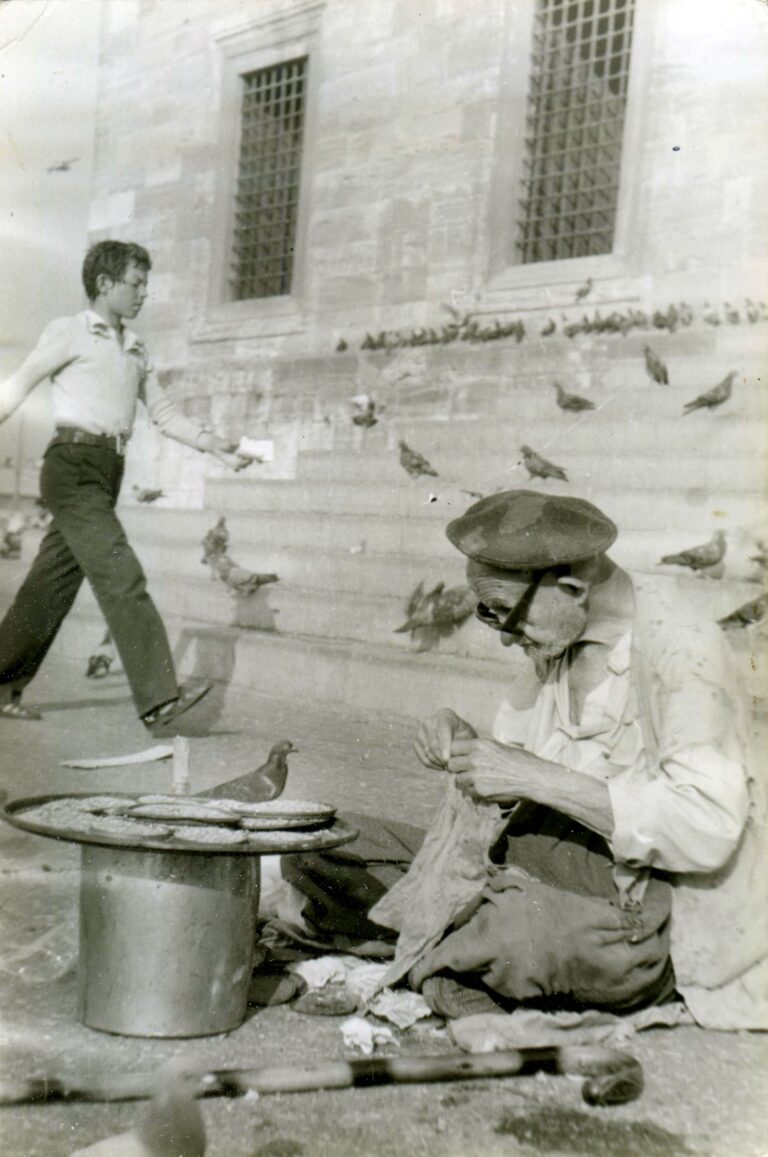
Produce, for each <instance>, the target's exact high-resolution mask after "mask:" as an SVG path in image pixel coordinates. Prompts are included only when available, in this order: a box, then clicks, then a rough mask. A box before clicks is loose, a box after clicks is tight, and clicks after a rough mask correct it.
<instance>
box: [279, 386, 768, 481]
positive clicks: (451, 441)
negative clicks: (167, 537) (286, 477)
mask: <svg viewBox="0 0 768 1157" xmlns="http://www.w3.org/2000/svg"><path fill="white" fill-rule="evenodd" d="M592 395H593V391H589V392H587V391H585V392H584V396H585V397H589V396H592ZM595 400H597V401H598V404H599V401H600V400H599V399H595ZM549 402H550V405H549V406H548V407H543V406H542V407H541V409H542V410H544V412H543V413H541V412H536V413H534V414H531V413H528V412H527V410H526V419H525V423H524V426H523V424H522V423H521V422H520V421H517V420H516V421H510V420H509V419H508V418H506V417H501V416H499V415H493V416H492V418H491V419H490V420H488V419H487V418H485V417H484V416H483V415H482V414H477V415H474V416H472V417H462V416H456V417H453V418H447V417H446V418H443V419H440V420H435V418H428V417H423V418H419V417H407V418H405V417H404V418H402V419H399V420H392V421H391V422H390V421H389V419H388V418H387V417H386V416H384V417H382V420H381V422H380V423H379V425H378V426H375V427H374V428H373V429H372V430H370V431H368V432H367V433H366V434H365V436H364V437H362V436H361V433H360V430H359V429H358V428H356V427H355V426H353V425H352V424H351V423H349V424H348V425H345V426H341V427H339V428H337V429H335V430H334V431H333V436H332V437H329V438H328V440H327V444H326V445H325V448H323V449H320V450H306V451H305V450H302V452H301V453H300V454H299V456H298V460H297V466H298V474H299V477H302V478H328V477H337V474H336V473H334V472H333V471H334V470H335V466H336V463H337V462H338V461H341V462H343V461H344V459H345V457H346V456H347V455H352V454H355V455H357V456H358V457H360V458H362V459H363V460H366V459H368V458H370V457H372V456H374V455H379V454H389V455H394V457H395V459H397V454H398V446H397V443H398V440H399V438H401V437H402V438H404V439H405V441H406V442H408V444H409V445H413V447H414V448H415V449H417V450H420V451H421V452H422V453H426V454H427V457H429V456H430V455H431V454H435V455H437V454H445V455H448V456H453V455H455V454H459V455H462V456H463V457H470V456H478V457H480V456H484V455H487V454H493V455H499V454H500V453H505V452H507V448H509V451H511V452H512V453H514V454H515V457H516V458H517V457H519V454H518V452H517V451H518V448H519V446H520V443H521V442H527V443H529V444H530V445H531V446H534V447H536V448H539V447H548V448H549V449H552V451H553V453H554V448H555V447H558V448H559V447H567V450H568V452H569V453H570V452H574V453H579V452H583V451H582V447H583V448H585V449H589V451H590V452H591V453H593V454H595V453H597V454H600V455H612V454H616V455H619V454H620V455H621V456H622V458H626V459H627V460H637V461H642V460H645V459H650V460H651V461H658V460H659V459H661V458H663V457H664V456H665V455H666V454H668V453H669V447H670V446H673V447H674V450H675V452H676V453H677V454H678V455H679V456H680V457H684V458H688V457H691V458H694V459H697V460H700V459H703V458H704V459H705V458H707V457H710V456H711V455H712V450H713V444H716V447H717V455H718V457H721V458H725V457H731V456H734V457H736V456H737V457H739V458H741V457H743V456H744V455H745V454H748V455H749V456H750V457H754V458H758V459H761V458H762V457H763V456H764V455H765V442H764V440H763V439H762V438H761V436H760V427H759V424H758V423H756V421H755V415H754V414H753V413H734V412H731V413H726V412H723V413H720V414H717V413H711V414H692V415H689V416H688V419H687V421H685V422H682V421H681V422H679V423H675V425H674V430H670V426H669V424H668V423H666V422H658V421H655V420H654V421H650V420H645V421H643V420H640V419H639V418H638V419H635V420H632V419H630V418H629V417H628V416H627V415H626V414H623V413H613V412H611V411H609V409H608V408H605V409H602V410H599V411H589V412H588V413H587V414H586V416H585V415H584V414H569V413H566V412H564V411H562V410H558V409H557V408H556V407H555V406H553V405H551V399H549ZM345 417H346V415H345ZM646 417H647V415H646ZM707 420H709V424H704V423H705V422H706V421H707ZM544 452H545V453H548V451H547V450H545V451H544Z"/></svg>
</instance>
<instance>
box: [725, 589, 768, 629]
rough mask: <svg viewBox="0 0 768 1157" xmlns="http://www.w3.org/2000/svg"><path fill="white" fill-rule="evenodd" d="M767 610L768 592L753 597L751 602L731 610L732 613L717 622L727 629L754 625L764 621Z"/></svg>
mask: <svg viewBox="0 0 768 1157" xmlns="http://www.w3.org/2000/svg"><path fill="white" fill-rule="evenodd" d="M766 612H768V593H766V594H762V595H760V597H759V598H757V599H752V601H751V602H748V603H743V604H742V606H740V607H737V608H736V610H735V611H731V613H730V615H724V616H723V618H722V619H718V620H717V622H718V625H719V626H721V627H722V628H723V630H725V631H730V630H734V629H737V628H742V627H752V626H754V625H755V623H761V622H762V621H763V619H764V618H765V615H766Z"/></svg>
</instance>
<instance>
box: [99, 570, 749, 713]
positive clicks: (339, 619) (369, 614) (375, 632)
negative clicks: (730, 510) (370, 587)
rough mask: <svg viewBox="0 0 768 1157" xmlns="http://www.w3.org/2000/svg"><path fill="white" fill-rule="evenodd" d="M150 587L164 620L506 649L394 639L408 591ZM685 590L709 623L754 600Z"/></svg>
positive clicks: (387, 643)
mask: <svg viewBox="0 0 768 1157" xmlns="http://www.w3.org/2000/svg"><path fill="white" fill-rule="evenodd" d="M675 581H676V580H674V579H672V578H669V577H667V576H659V577H658V582H659V584H660V586H661V585H663V584H666V583H669V582H675ZM150 589H151V591H152V596H153V599H154V601H155V603H156V604H157V606H158V609H159V610H160V612H161V614H162V615H163V617H164V618H166V617H169V616H175V617H181V618H182V619H183V620H185V621H190V622H192V621H196V622H204V623H207V624H208V625H212V626H216V627H234V628H240V629H244V630H255V631H258V632H259V633H261V634H265V633H276V634H279V635H280V636H281V637H290V638H296V637H303V638H314V639H322V640H325V641H328V642H333V641H346V642H357V643H360V644H361V645H364V646H370V647H373V648H375V649H381V648H385V649H390V650H391V651H393V653H396V654H400V655H407V654H412V653H413V652H414V651H418V650H419V649H427V650H429V651H430V652H433V653H435V654H440V655H446V656H451V657H452V658H455V659H466V660H470V661H472V662H475V661H477V662H486V663H491V664H498V663H499V662H500V661H501V659H500V656H501V655H503V654H504V653H505V651H506V648H505V649H504V650H503V651H502V649H501V646H500V642H499V639H498V637H497V635H496V633H495V632H492V631H489V630H488V629H487V628H484V627H483V626H482V625H481V624H480V623H478V622H477V621H476V620H475V619H474V617H470V618H468V619H467V620H465V621H464V622H463V623H462V624H460V625H459V626H458V627H456V628H455V629H454V630H453V631H451V632H450V633H446V634H444V635H443V636H441V637H439V638H434V637H433V638H432V639H426V638H425V637H424V636H423V635H420V634H417V635H416V636H415V637H411V636H410V635H409V634H408V633H403V634H400V633H397V632H396V628H397V627H399V626H400V625H401V624H402V623H403V621H404V618H405V603H406V601H407V595H408V594H409V593H410V590H404V591H402V592H401V593H398V592H396V591H395V592H392V593H391V594H389V595H382V594H371V593H368V592H366V593H362V594H360V593H352V592H349V591H343V590H335V591H333V590H318V589H316V588H302V587H298V586H291V585H289V584H287V583H285V582H283V581H281V582H278V583H274V584H270V585H269V586H265V587H263V588H261V589H260V590H259V591H257V592H256V593H255V594H253V595H249V596H238V595H236V594H234V593H233V592H231V591H230V590H229V588H227V587H226V586H225V585H224V584H222V583H221V582H219V581H211V580H209V579H206V578H203V577H187V576H181V575H164V576H163V577H162V580H161V581H155V582H151V583H150ZM685 590H686V596H687V599H688V601H689V603H692V604H693V605H694V606H695V607H696V608H697V610H698V611H699V613H700V614H701V615H702V616H703V617H705V618H709V619H717V618H718V617H721V616H722V615H724V614H727V613H729V612H730V611H731V610H733V609H734V607H735V606H738V605H740V604H741V603H742V602H745V601H747V599H751V598H754V597H755V594H756V589H755V588H754V586H753V585H752V584H732V585H731V586H730V587H729V588H723V587H722V586H721V584H718V583H712V582H707V581H705V580H696V579H688V580H686V581H685ZM80 605H81V606H82V607H85V608H88V609H89V613H92V614H93V615H94V616H95V615H96V614H97V607H96V603H95V600H94V598H93V595H92V594H91V592H90V590H89V589H88V588H86V589H85V590H84V591H83V593H82V595H81V596H80ZM753 634H754V632H746V631H738V632H730V635H731V639H732V641H735V642H736V643H737V644H738V645H741V643H742V642H744V641H747V640H750V641H751V640H752V638H753ZM96 641H97V640H96V639H94V640H93V642H94V643H95V642H96ZM740 666H741V667H742V668H743V678H744V680H745V683H746V684H747V685H748V686H749V690H750V693H751V694H754V695H760V694H761V693H762V692H761V680H762V675H761V676H760V678H758V675H757V673H756V671H755V669H754V665H753V661H751V652H750V661H747V660H746V659H745V660H743V661H742V662H741V664H740Z"/></svg>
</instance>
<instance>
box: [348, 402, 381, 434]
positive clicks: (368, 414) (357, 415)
mask: <svg viewBox="0 0 768 1157" xmlns="http://www.w3.org/2000/svg"><path fill="white" fill-rule="evenodd" d="M349 400H350V402H351V403H352V405H353V406H354V407H355V412H354V414H353V415H352V421H353V423H354V424H355V426H362V427H363V428H364V429H366V430H369V429H370V428H371V426H375V425H376V423H377V422H378V420H379V419H378V418H377V417H376V413H377V410H378V412H379V413H380V412H381V407H377V406H376V402H375V401H374V399H373V398H372V397H371V396H370V394H356V395H355V397H354V398H350V399H349Z"/></svg>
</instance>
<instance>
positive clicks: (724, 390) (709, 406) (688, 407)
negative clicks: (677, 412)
mask: <svg viewBox="0 0 768 1157" xmlns="http://www.w3.org/2000/svg"><path fill="white" fill-rule="evenodd" d="M735 377H736V371H735V370H732V371H731V373H730V374H727V375H726V377H724V378H723V380H722V382H718V384H717V385H716V386H713V387H712V389H711V390H707V391H706V392H705V393H703V394H699V396H698V398H694V399H693V401H691V402H686V403H685V405H684V406H683V414H691V413H693V411H694V410H714V409H715V407H716V406H722V404H723V402H727V401H728V399H729V398H730V396H731V392H732V390H733V381H734V378H735Z"/></svg>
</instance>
